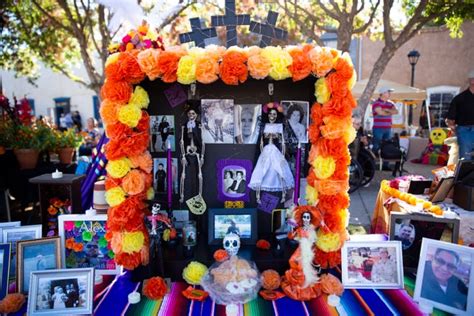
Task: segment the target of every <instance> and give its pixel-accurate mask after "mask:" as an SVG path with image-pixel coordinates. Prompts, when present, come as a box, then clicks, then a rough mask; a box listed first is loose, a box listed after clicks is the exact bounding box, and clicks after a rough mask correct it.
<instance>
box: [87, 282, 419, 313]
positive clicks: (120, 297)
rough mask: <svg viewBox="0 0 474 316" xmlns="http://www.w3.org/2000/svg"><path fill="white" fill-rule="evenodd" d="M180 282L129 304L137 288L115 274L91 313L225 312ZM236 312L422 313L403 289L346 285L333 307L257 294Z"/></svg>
mask: <svg viewBox="0 0 474 316" xmlns="http://www.w3.org/2000/svg"><path fill="white" fill-rule="evenodd" d="M187 286H188V285H187V284H185V283H183V282H174V283H172V285H171V289H170V292H169V293H168V294H167V295H166V296H165V297H164V298H163V299H161V300H149V299H147V298H146V297H144V296H142V299H141V301H140V303H138V304H134V305H129V304H128V301H127V296H128V293H130V292H132V291H133V290H138V291H140V290H141V284H140V283H134V282H132V281H131V279H130V275H129V274H128V273H124V274H122V275H120V276H118V277H117V278H116V279H115V280H114V281H113V282H112V283H111V284H110V286H109V287H108V288H106V289H105V290H104V291H102V292H101V293H98V294H97V295H96V297H95V303H96V304H95V305H96V307H95V309H94V315H96V316H111V315H160V316H168V315H169V316H179V315H183V316H184V315H189V316H208V315H209V316H221V315H222V316H225V306H222V305H218V304H215V303H214V302H213V301H212V299H210V298H208V299H206V300H205V301H204V302H198V301H190V300H188V299H186V298H185V297H184V296H183V295H182V294H181V292H182V291H183V290H185V289H186V288H187ZM238 315H239V316H250V315H251V316H267V315H268V316H270V315H292V316H298V315H322V316H324V315H351V316H358V315H361V316H362V315H412V316H417V315H423V314H422V313H421V311H420V310H419V309H418V306H417V304H416V303H415V302H414V301H413V300H412V298H411V297H410V296H409V295H408V293H407V291H405V290H403V289H400V290H371V289H364V290H361V289H359V290H355V289H346V290H345V291H344V294H343V295H342V297H341V303H340V305H339V306H337V307H332V306H329V305H328V304H327V296H326V295H323V296H321V297H319V298H317V299H313V300H311V301H307V302H301V301H295V300H292V299H290V298H288V297H284V298H281V299H279V300H276V301H273V302H272V301H266V300H264V299H262V298H261V297H258V298H257V299H255V300H253V301H251V302H248V303H246V304H241V305H239V314H238Z"/></svg>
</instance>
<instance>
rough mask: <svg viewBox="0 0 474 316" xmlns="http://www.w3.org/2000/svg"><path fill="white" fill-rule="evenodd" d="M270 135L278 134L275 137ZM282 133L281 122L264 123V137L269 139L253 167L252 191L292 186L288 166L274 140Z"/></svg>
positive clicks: (274, 189)
mask: <svg viewBox="0 0 474 316" xmlns="http://www.w3.org/2000/svg"><path fill="white" fill-rule="evenodd" d="M271 135H279V136H280V137H278V138H277V137H275V136H273V137H272V136H271ZM281 135H283V124H275V123H274V124H272V123H267V124H265V127H264V130H263V137H264V139H265V140H266V139H269V141H268V144H266V145H265V146H264V147H263V150H262V152H261V153H260V156H259V157H258V160H257V164H256V165H255V168H254V169H253V173H252V177H251V179H250V183H249V185H248V186H249V188H251V189H252V190H254V191H259V190H262V191H270V192H278V191H287V190H289V189H292V188H294V186H295V182H294V179H293V175H292V173H291V170H290V166H289V165H288V162H287V161H286V159H285V156H283V154H282V153H281V151H280V150H279V149H278V147H277V146H276V145H275V142H279V141H280V139H281Z"/></svg>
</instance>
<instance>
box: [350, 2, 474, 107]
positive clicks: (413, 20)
mask: <svg viewBox="0 0 474 316" xmlns="http://www.w3.org/2000/svg"><path fill="white" fill-rule="evenodd" d="M393 2H394V0H384V1H383V38H384V43H385V46H384V48H383V49H382V51H381V53H380V55H379V57H378V58H377V60H376V62H375V64H374V67H373V69H372V72H371V73H370V76H369V81H368V83H367V86H366V87H365V89H364V92H363V93H362V95H361V97H360V99H359V101H358V107H359V109H360V110H361V113H365V110H366V108H367V106H368V104H369V102H370V98H371V96H372V94H373V93H374V91H375V88H376V86H377V83H378V82H379V80H380V78H381V77H382V74H383V72H384V70H385V68H386V66H387V64H388V62H389V61H390V60H391V59H392V57H393V56H394V55H395V52H396V51H397V49H398V48H400V47H401V46H402V45H403V44H405V43H406V42H407V41H408V40H410V39H411V38H412V37H413V36H415V34H417V33H418V32H419V31H420V30H421V29H422V28H423V27H424V26H426V25H428V24H429V23H433V22H436V23H443V24H444V23H446V22H448V24H447V25H448V27H449V26H450V27H451V28H452V29H453V30H454V32H455V33H454V35H456V34H457V35H461V34H460V33H459V26H460V25H461V24H462V20H463V19H465V18H472V17H473V15H474V13H473V12H474V10H473V9H474V8H473V5H472V4H468V3H465V2H464V1H428V0H421V1H419V3H418V4H413V2H412V1H405V9H406V12H407V14H408V18H409V19H408V21H407V23H406V24H405V26H403V28H402V29H401V30H399V31H395V30H394V27H393V26H392V23H391V20H390V12H391V10H392V7H393ZM456 30H457V32H456Z"/></svg>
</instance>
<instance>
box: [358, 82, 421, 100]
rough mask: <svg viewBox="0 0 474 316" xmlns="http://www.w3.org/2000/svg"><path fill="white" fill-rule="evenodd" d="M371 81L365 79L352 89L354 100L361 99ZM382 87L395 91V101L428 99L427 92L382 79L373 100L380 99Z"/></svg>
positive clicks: (393, 96)
mask: <svg viewBox="0 0 474 316" xmlns="http://www.w3.org/2000/svg"><path fill="white" fill-rule="evenodd" d="M368 82H369V79H363V80H360V81H358V82H357V83H356V84H355V85H354V88H352V95H353V96H354V98H356V99H359V98H360V96H361V95H362V92H364V89H365V87H366V86H367V83H368ZM381 87H389V88H392V89H394V90H395V91H393V92H392V94H391V95H392V96H391V99H393V100H394V101H399V100H410V101H423V100H425V99H426V91H425V90H422V89H418V88H414V87H409V86H405V85H403V84H400V83H397V82H393V81H390V80H385V79H380V80H379V83H378V84H377V87H376V88H375V91H374V94H372V98H374V99H376V98H378V97H379V93H378V91H379V89H380V88H381Z"/></svg>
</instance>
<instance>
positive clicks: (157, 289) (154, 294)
mask: <svg viewBox="0 0 474 316" xmlns="http://www.w3.org/2000/svg"><path fill="white" fill-rule="evenodd" d="M144 283H145V284H144V285H143V295H145V296H146V297H148V298H149V299H151V300H159V299H160V298H163V297H164V296H165V295H166V292H167V291H168V286H167V285H166V282H165V280H163V278H161V277H153V278H151V279H148V280H145V282H144Z"/></svg>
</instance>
